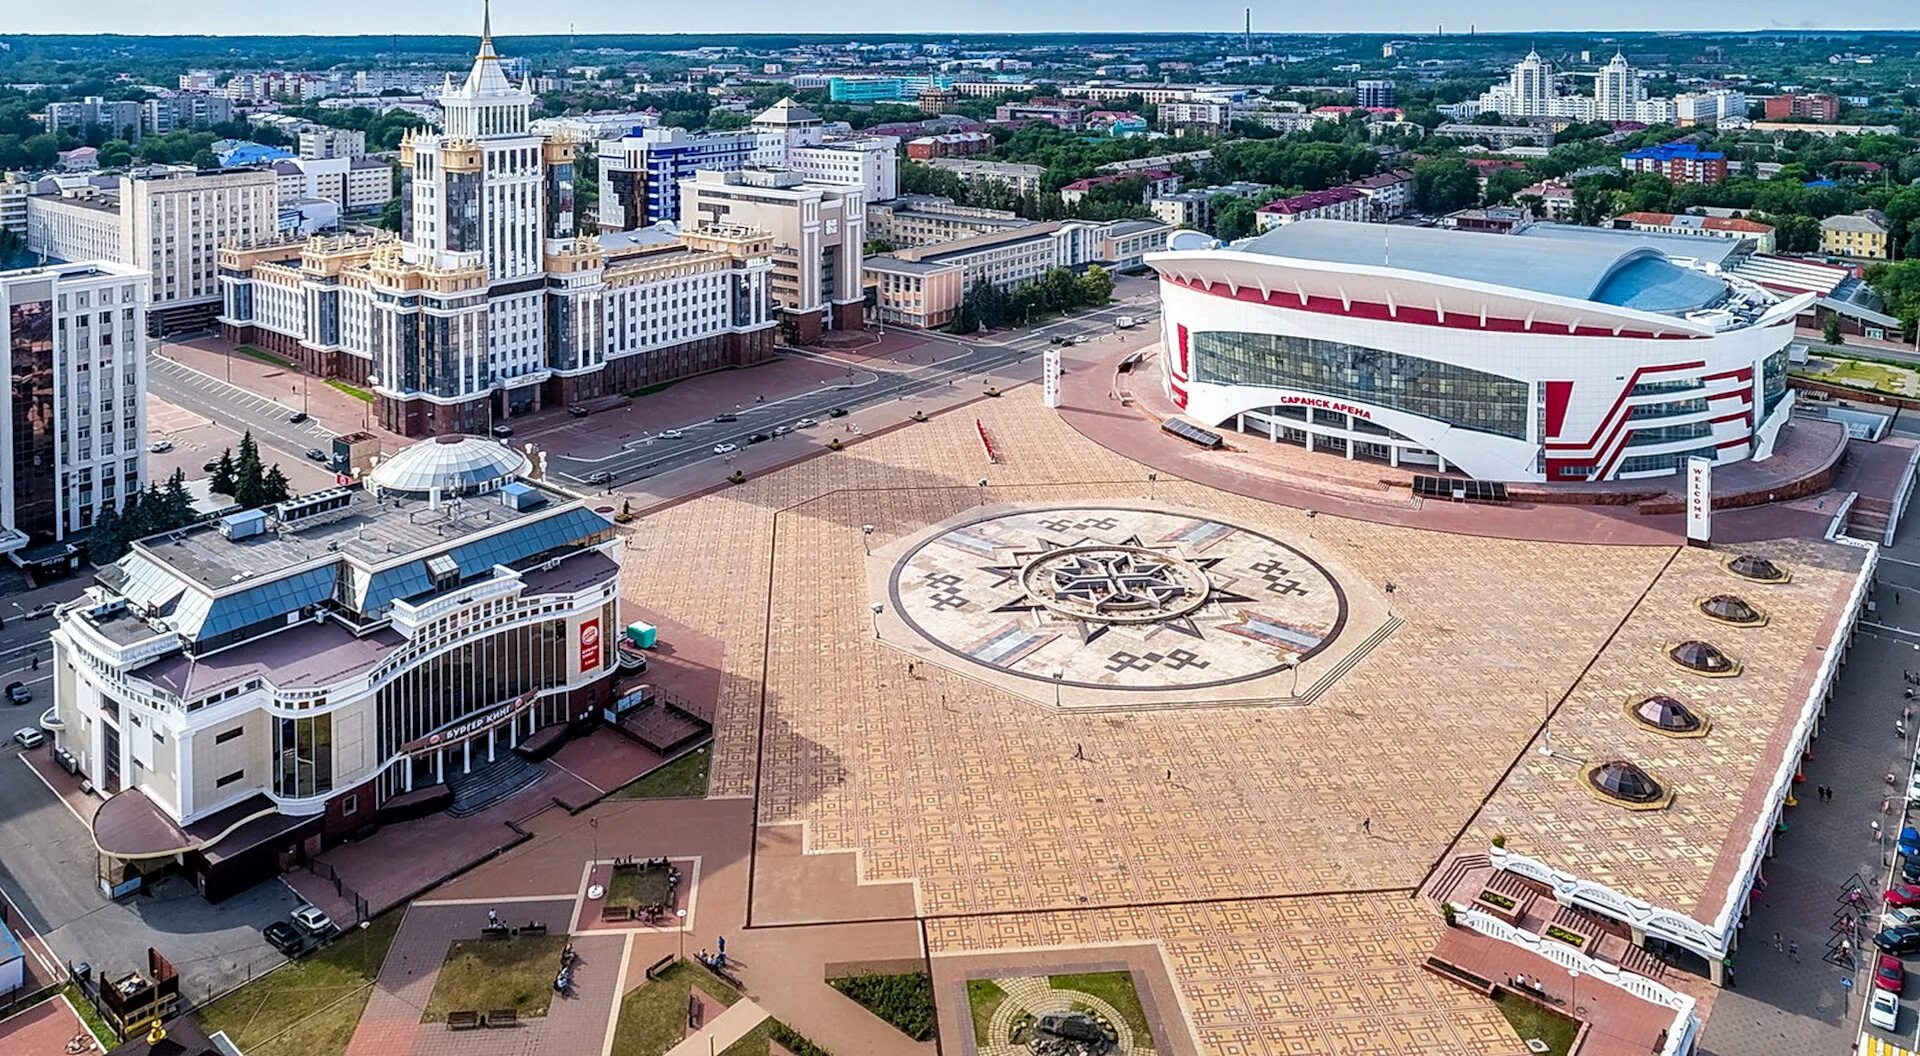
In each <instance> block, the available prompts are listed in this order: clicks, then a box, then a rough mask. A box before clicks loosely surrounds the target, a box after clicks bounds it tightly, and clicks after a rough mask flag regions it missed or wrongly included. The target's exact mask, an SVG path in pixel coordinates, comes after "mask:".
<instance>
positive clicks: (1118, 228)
mask: <svg viewBox="0 0 1920 1056" xmlns="http://www.w3.org/2000/svg"><path fill="white" fill-rule="evenodd" d="M1061 226H1062V227H1063V228H1064V229H1065V230H1063V232H1062V234H1065V235H1068V236H1071V235H1073V234H1074V233H1075V232H1076V231H1085V230H1087V229H1089V228H1091V230H1092V233H1093V248H1092V253H1091V255H1090V258H1083V257H1081V256H1078V255H1076V256H1074V257H1072V258H1070V259H1069V260H1068V262H1067V265H1066V266H1068V267H1082V266H1085V265H1087V264H1099V265H1102V266H1104V267H1107V268H1112V269H1114V270H1118V271H1131V270H1134V269H1138V268H1141V267H1143V266H1144V265H1145V263H1146V258H1147V254H1149V253H1158V252H1160V251H1161V250H1163V249H1165V248H1167V237H1168V236H1169V235H1171V234H1173V225H1172V224H1169V223H1167V222H1166V221H1165V220H1161V219H1158V218H1155V219H1152V220H1148V219H1144V218H1143V219H1134V220H1109V221H1106V222H1105V223H1098V224H1088V223H1087V222H1086V221H1078V220H1076V221H1068V222H1067V223H1065V224H1063V225H1061Z"/></svg>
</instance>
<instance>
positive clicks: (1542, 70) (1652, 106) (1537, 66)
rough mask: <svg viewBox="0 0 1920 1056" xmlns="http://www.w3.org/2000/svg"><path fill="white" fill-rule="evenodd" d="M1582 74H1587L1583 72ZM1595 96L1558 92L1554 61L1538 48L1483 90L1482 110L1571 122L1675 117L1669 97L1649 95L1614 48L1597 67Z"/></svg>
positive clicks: (1646, 120)
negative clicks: (1501, 78)
mask: <svg viewBox="0 0 1920 1056" xmlns="http://www.w3.org/2000/svg"><path fill="white" fill-rule="evenodd" d="M1582 76H1586V75H1582ZM1591 76H1592V77H1593V95H1592V96H1585V95H1578V94H1562V93H1561V91H1560V82H1559V80H1558V78H1557V77H1556V75H1555V73H1554V69H1553V63H1551V62H1549V61H1548V60H1546V59H1543V58H1541V57H1540V53H1539V52H1537V51H1529V52H1527V57H1526V58H1524V59H1521V60H1520V61H1519V63H1517V64H1515V66H1514V67H1513V70H1512V71H1511V72H1510V73H1509V74H1508V76H1507V81H1506V83H1505V84H1496V85H1494V86H1493V87H1492V88H1490V89H1488V90H1487V91H1486V92H1484V93H1482V94H1481V96H1480V100H1479V103H1478V108H1479V110H1481V111H1487V110H1491V111H1495V112H1497V113H1499V114H1501V115H1502V116H1505V117H1564V118H1569V119H1571V120H1574V121H1639V122H1643V123H1645V124H1650V125H1651V124H1667V123H1671V122H1672V121H1673V119H1674V103H1673V100H1671V99H1649V98H1648V97H1647V89H1646V86H1645V85H1643V84H1641V83H1640V75H1639V73H1638V71H1636V70H1635V69H1634V68H1633V67H1632V66H1631V65H1630V64H1628V62H1627V57H1626V56H1625V55H1622V54H1620V53H1619V52H1615V53H1614V56H1613V58H1612V59H1611V60H1610V61H1608V63H1607V64H1606V65H1605V66H1602V67H1601V68H1600V69H1599V70H1597V71H1595V72H1594V73H1593V74H1592V75H1591Z"/></svg>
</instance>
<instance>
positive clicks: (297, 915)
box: [292, 906, 333, 936]
mask: <svg viewBox="0 0 1920 1056" xmlns="http://www.w3.org/2000/svg"><path fill="white" fill-rule="evenodd" d="M292 916H293V922H294V923H295V924H298V925H300V927H301V928H302V929H304V930H305V931H306V932H307V933H308V934H309V935H320V936H326V935H331V934H333V918H332V917H329V916H327V914H326V911H325V910H323V909H321V908H320V907H319V906H301V907H300V908H298V909H296V910H294V911H293V914H292Z"/></svg>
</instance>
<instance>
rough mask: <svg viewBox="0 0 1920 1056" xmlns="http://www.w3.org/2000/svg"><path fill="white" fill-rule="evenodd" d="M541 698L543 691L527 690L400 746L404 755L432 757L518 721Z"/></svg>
mask: <svg viewBox="0 0 1920 1056" xmlns="http://www.w3.org/2000/svg"><path fill="white" fill-rule="evenodd" d="M539 699H540V691H539V690H537V689H530V690H527V691H526V692H525V693H522V694H520V695H519V696H517V697H515V698H513V699H512V700H508V701H502V702H501V703H499V704H495V705H494V706H493V707H491V708H488V709H486V710H485V711H482V712H480V713H479V714H477V715H473V716H470V717H468V718H464V719H461V720H460V721H459V722H454V723H449V724H448V725H446V726H442V727H440V728H439V729H437V730H435V731H433V732H432V733H429V734H427V735H426V736H425V737H421V738H419V739H418V740H412V741H408V742H407V743H405V744H403V745H401V746H400V754H401V755H406V756H421V755H429V754H431V753H433V752H435V751H438V750H439V749H441V748H445V747H446V746H448V745H450V744H458V743H459V742H461V741H463V740H466V739H467V738H469V737H473V736H476V735H478V734H482V733H485V732H487V731H488V730H491V729H493V728H495V727H497V726H504V725H506V724H507V723H509V722H512V721H513V720H514V719H517V718H519V717H520V716H521V714H522V713H523V712H525V711H526V710H527V709H528V708H531V707H533V705H534V702H535V701H537V700H539Z"/></svg>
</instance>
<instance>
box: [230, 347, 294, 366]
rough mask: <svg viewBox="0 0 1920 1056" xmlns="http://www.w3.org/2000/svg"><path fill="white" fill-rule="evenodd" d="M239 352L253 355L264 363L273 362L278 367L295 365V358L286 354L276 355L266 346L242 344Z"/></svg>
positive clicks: (244, 354)
mask: <svg viewBox="0 0 1920 1056" xmlns="http://www.w3.org/2000/svg"><path fill="white" fill-rule="evenodd" d="M239 352H240V354H241V355H243V356H252V357H253V358H255V359H257V360H259V361H260V362H262V363H271V364H273V365H274V366H276V367H287V368H292V366H293V360H291V359H288V358H286V357H285V356H276V355H274V354H273V353H271V352H268V351H267V350H266V349H264V348H255V347H253V346H252V345H241V346H240V348H239Z"/></svg>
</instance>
